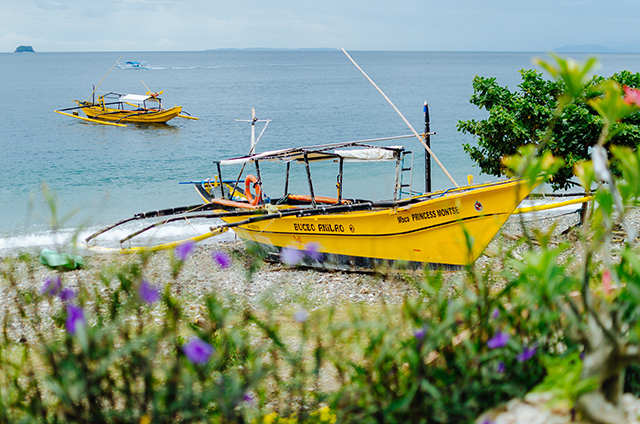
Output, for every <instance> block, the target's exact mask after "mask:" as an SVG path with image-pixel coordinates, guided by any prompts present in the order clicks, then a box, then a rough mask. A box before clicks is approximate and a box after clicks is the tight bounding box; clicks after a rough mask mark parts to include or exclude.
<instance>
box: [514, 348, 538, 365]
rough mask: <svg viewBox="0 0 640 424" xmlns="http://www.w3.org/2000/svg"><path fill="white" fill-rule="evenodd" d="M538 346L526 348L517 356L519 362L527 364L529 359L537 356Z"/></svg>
mask: <svg viewBox="0 0 640 424" xmlns="http://www.w3.org/2000/svg"><path fill="white" fill-rule="evenodd" d="M536 349H537V346H535V345H534V346H532V347H531V348H528V347H525V348H524V349H523V350H522V352H521V353H519V354H518V355H517V356H516V359H517V360H518V362H525V361H528V360H529V359H531V358H533V357H534V356H535V354H536Z"/></svg>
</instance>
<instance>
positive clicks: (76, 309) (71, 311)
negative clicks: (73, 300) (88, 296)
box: [65, 305, 85, 334]
mask: <svg viewBox="0 0 640 424" xmlns="http://www.w3.org/2000/svg"><path fill="white" fill-rule="evenodd" d="M65 324H66V326H67V331H68V332H69V333H70V334H76V330H77V329H78V326H81V325H84V324H85V322H84V312H83V311H82V308H81V307H80V306H76V305H67V319H66V321H65Z"/></svg>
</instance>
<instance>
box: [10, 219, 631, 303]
mask: <svg viewBox="0 0 640 424" xmlns="http://www.w3.org/2000/svg"><path fill="white" fill-rule="evenodd" d="M638 212H639V210H637V209H634V210H632V213H631V214H630V220H631V222H632V223H633V225H634V226H635V227H636V228H638V227H639V225H638V224H639V223H640V213H638ZM522 218H524V222H525V225H526V228H527V231H528V232H529V234H530V235H533V234H534V233H535V231H540V232H541V233H546V232H548V231H551V232H552V237H551V242H552V244H553V245H557V244H559V243H561V242H563V241H569V242H572V244H571V246H569V248H568V249H567V251H566V252H564V253H563V255H562V257H563V258H567V257H572V258H573V259H574V260H577V259H579V258H580V257H581V255H580V252H579V250H580V245H579V243H575V241H577V236H576V235H575V234H572V230H571V229H572V228H574V227H575V226H576V224H577V223H578V221H579V215H578V214H577V213H575V212H573V213H569V214H565V215H556V216H536V215H534V214H528V216H526V217H524V216H523V217H522ZM573 231H575V230H573ZM563 233H564V234H563ZM521 235H522V228H521V222H520V217H519V216H512V217H510V218H509V220H508V221H507V223H506V224H505V225H504V226H503V227H502V229H501V230H500V231H499V233H498V235H497V236H496V237H495V238H494V239H493V240H492V242H491V243H490V244H489V246H488V247H487V249H485V252H484V253H483V254H482V255H481V256H480V257H479V258H478V260H477V261H476V262H475V264H474V268H475V269H477V270H482V269H485V268H486V267H487V266H495V265H494V263H495V261H499V262H500V261H502V260H503V259H504V258H503V257H502V256H503V253H502V252H504V250H506V249H508V248H511V247H515V249H514V254H515V255H516V257H517V255H519V254H520V253H522V251H524V250H525V249H526V248H527V247H526V246H525V245H524V244H520V245H517V244H516V243H517V239H518V238H519V237H520V236H521ZM32 250H33V251H32V252H29V254H33V255H35V256H34V257H33V265H34V266H33V277H31V278H32V279H33V280H34V283H33V284H41V282H42V281H43V280H44V279H45V278H46V277H47V276H51V275H52V274H55V273H58V271H56V270H54V269H51V268H48V267H47V266H45V265H42V264H40V263H39V262H38V259H37V253H36V252H35V249H32ZM218 251H222V252H224V253H226V254H228V255H229V256H230V257H231V258H232V264H231V266H230V267H229V268H227V269H222V268H220V267H219V266H218V265H217V264H216V263H215V261H214V260H213V259H212V254H213V253H214V252H218ZM612 251H613V253H614V254H615V246H614V247H613V248H612ZM170 255H171V252H168V251H160V252H155V253H154V254H152V255H150V257H149V260H148V262H147V264H146V266H145V267H144V269H143V272H142V276H143V278H144V279H146V280H148V281H149V282H150V283H152V284H155V285H157V286H158V287H165V286H166V285H168V284H170V285H171V288H172V291H174V293H175V294H176V295H179V296H180V297H182V298H184V299H185V300H187V301H189V302H193V303H194V304H195V303H198V302H199V300H201V299H202V298H203V297H204V296H205V295H207V294H209V293H211V292H215V293H216V294H218V296H219V297H220V298H221V299H225V298H226V299H236V300H240V299H242V300H245V301H248V302H249V303H251V304H255V305H258V304H260V303H261V302H262V301H264V300H266V299H269V300H270V301H272V302H275V304H277V305H279V306H282V307H296V306H297V307H299V306H300V305H299V303H300V302H305V303H306V304H305V307H307V308H316V307H323V306H328V305H330V304H333V305H335V304H340V303H361V302H364V303H377V302H380V301H384V302H386V303H389V304H399V303H401V302H402V301H403V300H404V299H405V298H407V297H412V296H416V295H417V294H418V290H417V289H416V286H415V284H416V282H417V281H419V280H420V279H421V278H422V277H421V276H422V275H426V274H427V273H428V272H424V271H417V272H403V271H393V272H388V273H374V272H372V273H363V272H355V271H325V270H316V269H310V268H288V267H286V266H284V265H282V264H277V263H269V262H264V261H262V260H260V259H257V258H254V257H253V256H251V255H250V254H248V253H247V251H246V249H245V246H244V244H243V243H242V242H241V241H239V240H226V241H221V242H216V243H209V244H204V245H196V246H195V248H194V250H193V252H192V253H191V254H190V255H189V256H188V257H187V259H186V260H185V262H184V265H183V267H182V269H181V271H180V273H179V275H178V276H177V278H176V279H175V280H173V278H172V276H171V259H170ZM501 255H502V256H501ZM82 256H83V258H84V261H85V265H84V267H83V268H81V269H78V270H72V271H64V272H61V273H60V275H61V278H62V280H63V282H64V284H65V285H68V286H69V287H71V288H77V287H78V285H79V284H89V285H92V286H93V285H95V284H97V283H99V282H100V275H99V273H100V270H101V269H102V268H104V267H112V266H117V265H123V264H126V263H127V262H129V261H134V260H139V259H138V257H137V255H121V254H117V253H113V254H111V253H90V254H88V255H84V254H83V255H82ZM255 261H258V262H257V263H254V262H255ZM252 265H253V266H256V265H257V266H256V271H255V273H254V274H253V275H252V276H251V279H249V274H248V270H249V269H250V268H251V267H252ZM429 272H430V271H429ZM434 272H437V271H434ZM443 275H444V277H445V279H446V280H453V279H455V278H458V277H463V276H464V275H465V272H464V271H444V272H443ZM20 278H22V279H24V278H26V275H23V274H21V277H20ZM100 284H102V283H100Z"/></svg>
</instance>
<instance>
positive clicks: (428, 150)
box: [341, 47, 460, 187]
mask: <svg viewBox="0 0 640 424" xmlns="http://www.w3.org/2000/svg"><path fill="white" fill-rule="evenodd" d="M341 49H342V51H343V52H344V54H346V55H347V57H348V58H349V60H350V61H351V62H352V63H353V64H354V65H356V68H358V70H359V71H360V72H362V75H364V76H365V77H366V78H367V79H368V80H369V82H370V83H371V84H373V86H374V87H375V88H376V90H378V91H379V92H380V94H382V97H384V98H385V100H386V101H387V102H389V104H390V105H391V107H393V109H394V110H395V111H396V112H397V113H398V115H400V117H401V118H402V120H403V121H404V123H405V124H407V126H408V127H409V129H410V130H411V131H412V132H413V135H415V136H416V138H417V139H418V140H420V143H422V145H423V146H424V148H425V150H426V151H427V152H429V154H430V155H431V157H432V158H433V160H435V161H436V162H437V163H438V165H439V166H440V168H441V169H442V170H443V171H444V173H445V174H446V175H447V177H449V180H451V182H452V183H453V185H454V186H456V187H460V186H459V185H458V183H456V181H455V180H454V179H453V177H452V176H451V174H449V172H448V171H447V169H446V168H445V167H444V165H443V164H442V163H441V162H440V161H439V160H438V158H437V157H436V155H435V154H433V151H431V149H430V148H429V146H427V143H425V141H424V139H423V138H422V137H421V136H420V134H418V132H417V131H416V130H415V129H414V128H413V127H412V126H411V124H410V123H409V121H407V118H405V117H404V115H403V114H402V113H401V112H400V111H399V110H398V108H397V107H396V105H394V104H393V102H392V101H391V100H389V98H388V97H387V95H386V94H384V92H383V91H382V90H381V89H380V87H378V86H377V85H376V83H375V82H373V80H372V79H371V78H369V75H367V74H366V72H364V71H363V70H362V68H361V67H360V66H358V64H357V63H356V61H355V60H353V59H352V58H351V56H349V53H347V51H346V50H345V49H344V48H342V47H341Z"/></svg>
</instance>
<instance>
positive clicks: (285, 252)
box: [280, 247, 304, 266]
mask: <svg viewBox="0 0 640 424" xmlns="http://www.w3.org/2000/svg"><path fill="white" fill-rule="evenodd" d="M303 257H304V252H303V251H302V250H298V249H296V248H295V247H283V248H282V250H281V251H280V260H281V261H282V263H283V264H285V265H287V266H296V265H298V263H300V261H301V260H302V258H303Z"/></svg>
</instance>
